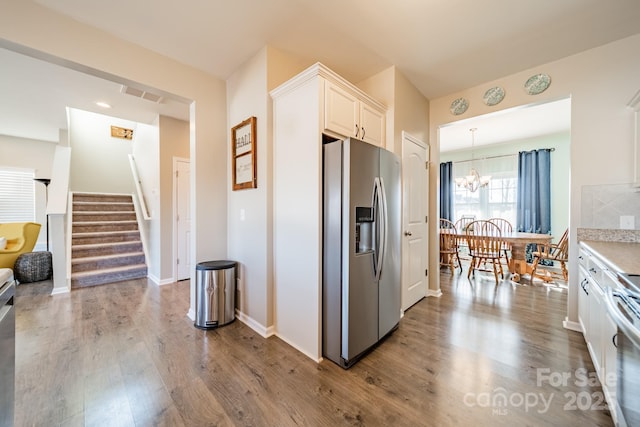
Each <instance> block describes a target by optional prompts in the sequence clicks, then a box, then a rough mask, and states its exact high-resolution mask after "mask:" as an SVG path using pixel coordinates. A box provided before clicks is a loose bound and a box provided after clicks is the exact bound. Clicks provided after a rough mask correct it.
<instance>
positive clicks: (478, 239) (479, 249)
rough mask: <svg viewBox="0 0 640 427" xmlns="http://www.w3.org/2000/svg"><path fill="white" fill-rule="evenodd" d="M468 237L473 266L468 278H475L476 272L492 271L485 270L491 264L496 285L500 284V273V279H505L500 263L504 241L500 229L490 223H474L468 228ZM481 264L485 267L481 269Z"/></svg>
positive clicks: (470, 266) (470, 268) (479, 221)
mask: <svg viewBox="0 0 640 427" xmlns="http://www.w3.org/2000/svg"><path fill="white" fill-rule="evenodd" d="M466 237H467V244H468V245H469V254H470V255H471V264H470V265H469V273H468V274H467V277H468V278H471V275H474V276H475V272H476V270H479V271H491V270H488V269H486V268H484V267H486V263H491V265H492V266H493V276H494V277H495V279H496V285H497V284H498V283H500V280H499V279H498V272H500V277H501V278H504V271H503V270H502V264H501V263H500V257H501V253H502V248H503V246H504V240H503V239H502V232H501V231H500V228H498V226H497V225H495V224H494V223H492V222H490V221H483V220H478V221H474V222H472V223H471V224H469V226H468V227H467V229H466ZM481 264H482V265H484V267H483V268H481Z"/></svg>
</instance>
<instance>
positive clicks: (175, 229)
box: [171, 156, 191, 282]
mask: <svg viewBox="0 0 640 427" xmlns="http://www.w3.org/2000/svg"><path fill="white" fill-rule="evenodd" d="M178 162H184V163H189V167H191V159H189V158H186V157H175V156H174V157H173V170H172V172H171V173H172V191H171V194H172V196H171V197H172V199H171V201H172V218H171V229H172V232H171V235H172V246H173V248H172V251H171V253H172V263H171V264H172V265H171V278H172V281H173V282H177V281H178V263H177V260H178V227H177V224H176V218H177V216H178V180H177V178H176V173H177V172H178ZM189 203H191V198H189Z"/></svg>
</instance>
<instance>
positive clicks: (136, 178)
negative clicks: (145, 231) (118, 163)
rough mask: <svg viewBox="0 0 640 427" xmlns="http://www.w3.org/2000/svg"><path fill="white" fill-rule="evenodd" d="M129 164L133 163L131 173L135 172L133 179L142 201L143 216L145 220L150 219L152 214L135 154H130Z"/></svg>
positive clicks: (139, 198)
mask: <svg viewBox="0 0 640 427" xmlns="http://www.w3.org/2000/svg"><path fill="white" fill-rule="evenodd" d="M129 164H130V165H131V173H132V174H133V180H134V181H135V184H136V195H137V198H138V201H139V202H140V208H141V211H142V217H143V218H144V219H145V220H150V219H151V214H150V213H149V207H148V206H147V200H146V199H145V197H144V191H143V190H142V181H141V180H140V175H138V167H137V166H136V159H135V158H134V157H133V154H129Z"/></svg>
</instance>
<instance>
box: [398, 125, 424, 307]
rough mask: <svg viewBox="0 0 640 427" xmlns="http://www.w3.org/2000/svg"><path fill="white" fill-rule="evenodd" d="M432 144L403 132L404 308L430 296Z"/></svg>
mask: <svg viewBox="0 0 640 427" xmlns="http://www.w3.org/2000/svg"><path fill="white" fill-rule="evenodd" d="M428 162H429V146H428V145H427V144H425V143H424V142H422V141H419V140H417V139H416V138H414V137H412V136H411V135H409V134H407V133H406V132H404V131H403V132H402V204H403V215H402V216H403V218H402V229H403V236H402V310H403V311H404V310H406V309H408V308H409V307H411V306H412V305H413V304H415V303H416V302H418V301H420V300H421V299H422V298H423V297H425V296H426V295H427V289H428V280H427V265H428V262H427V260H428V255H429V254H428V240H429V239H428V226H427V219H428V218H427V214H428V208H429V194H428V192H429V170H428V164H429V163H428Z"/></svg>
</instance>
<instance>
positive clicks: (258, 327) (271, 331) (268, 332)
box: [236, 310, 275, 338]
mask: <svg viewBox="0 0 640 427" xmlns="http://www.w3.org/2000/svg"><path fill="white" fill-rule="evenodd" d="M236 317H237V318H238V320H239V321H241V322H242V323H244V324H245V325H247V326H248V327H250V328H251V329H253V330H254V331H255V332H256V333H257V334H258V335H260V336H261V337H262V338H269V337H270V336H272V335H275V328H274V327H273V326H269V327H265V326H264V325H263V324H262V323H260V322H258V321H256V320H255V319H253V318H252V317H250V316H247V315H246V314H244V313H243V312H241V311H240V310H236Z"/></svg>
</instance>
